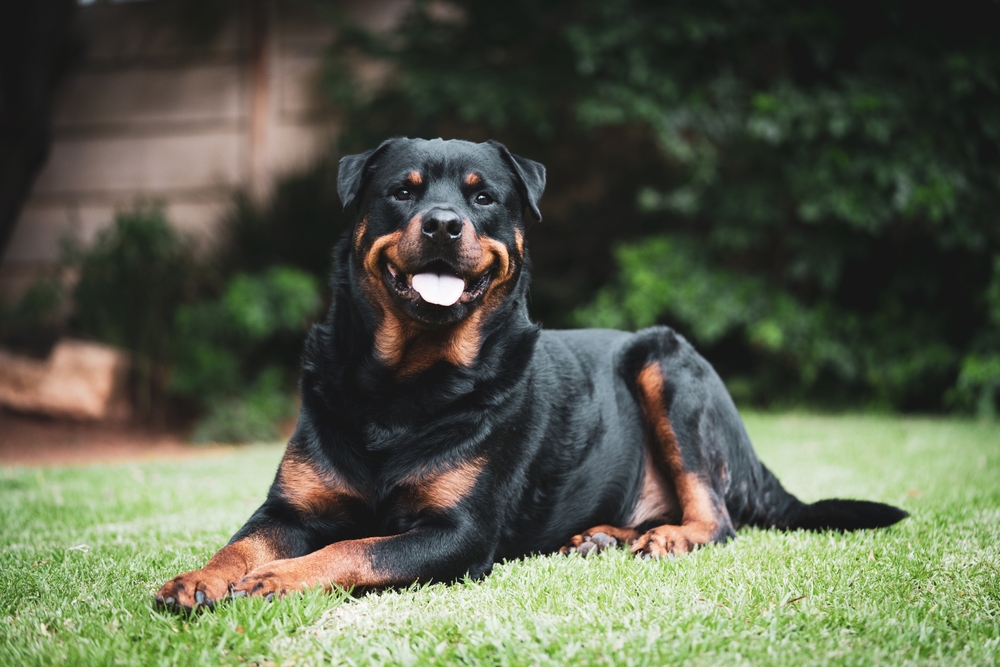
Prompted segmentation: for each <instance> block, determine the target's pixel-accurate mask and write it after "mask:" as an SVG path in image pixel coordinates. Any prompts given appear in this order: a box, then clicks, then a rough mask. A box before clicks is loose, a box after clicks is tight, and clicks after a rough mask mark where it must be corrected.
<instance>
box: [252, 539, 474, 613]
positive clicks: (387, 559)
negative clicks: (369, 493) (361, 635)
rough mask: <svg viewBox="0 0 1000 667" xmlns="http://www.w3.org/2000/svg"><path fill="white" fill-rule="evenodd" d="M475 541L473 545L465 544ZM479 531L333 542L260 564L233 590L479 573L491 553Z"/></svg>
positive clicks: (276, 591)
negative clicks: (295, 555) (317, 549)
mask: <svg viewBox="0 0 1000 667" xmlns="http://www.w3.org/2000/svg"><path fill="white" fill-rule="evenodd" d="M477 543H478V545H479V546H478V547H473V548H470V545H475V544H477ZM487 551H491V550H489V549H487V548H486V545H485V544H484V540H483V539H482V535H476V534H474V533H473V532H472V531H463V530H461V529H458V528H454V527H440V526H439V527H434V526H424V527H418V528H415V529H413V530H411V531H409V532H406V533H403V534H400V535H391V536H387V537H368V538H363V539H357V540H344V541H341V542H335V543H334V544H331V545H329V546H327V547H324V548H323V549H320V550H319V551H314V552H313V553H311V554H308V555H306V556H301V557H299V558H288V559H285V560H277V561H274V562H271V563H267V564H266V565H263V566H261V567H259V568H257V569H256V570H254V571H253V572H251V573H250V574H248V575H247V576H246V577H245V578H244V579H243V580H242V581H240V582H239V583H238V584H237V585H236V586H235V588H234V590H233V595H234V596H235V595H265V596H270V595H282V594H284V593H286V592H289V591H294V590H304V589H307V588H313V587H316V586H323V587H324V588H330V587H332V586H340V587H343V588H353V587H355V586H359V587H367V586H374V587H383V586H392V585H407V584H411V583H413V582H415V581H429V580H435V581H449V580H452V579H455V578H458V577H461V576H462V575H464V574H466V573H470V574H473V575H478V574H481V573H482V572H485V571H486V569H487V568H488V567H489V564H490V563H491V556H492V553H487Z"/></svg>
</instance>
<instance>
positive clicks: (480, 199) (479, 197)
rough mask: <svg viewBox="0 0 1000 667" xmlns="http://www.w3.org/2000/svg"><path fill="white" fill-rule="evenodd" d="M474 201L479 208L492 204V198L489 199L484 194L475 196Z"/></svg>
mask: <svg viewBox="0 0 1000 667" xmlns="http://www.w3.org/2000/svg"><path fill="white" fill-rule="evenodd" d="M474 201H475V202H476V203H477V204H479V205H480V206H489V205H490V204H492V203H493V197H490V196H489V195H488V194H486V193H485V192H481V193H479V194H478V195H476V198H475V200H474Z"/></svg>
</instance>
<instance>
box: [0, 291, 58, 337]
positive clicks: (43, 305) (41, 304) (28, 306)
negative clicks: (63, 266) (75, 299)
mask: <svg viewBox="0 0 1000 667" xmlns="http://www.w3.org/2000/svg"><path fill="white" fill-rule="evenodd" d="M63 299H64V294H63V287H62V284H61V283H60V282H59V280H58V279H56V278H55V277H47V278H42V279H41V280H39V281H38V282H36V283H34V284H33V285H32V286H31V287H29V288H28V289H27V290H26V291H25V292H24V294H23V295H21V298H20V299H19V300H18V301H17V302H16V303H13V304H9V303H7V302H6V301H4V300H2V299H0V346H3V347H8V348H11V349H14V350H18V351H22V352H27V353H29V354H39V355H43V354H46V353H47V352H48V351H49V348H51V346H52V344H53V343H55V341H56V339H57V338H58V336H59V334H60V332H61V331H62V322H61V317H60V307H61V306H62V304H63Z"/></svg>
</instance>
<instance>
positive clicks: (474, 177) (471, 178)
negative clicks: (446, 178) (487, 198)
mask: <svg viewBox="0 0 1000 667" xmlns="http://www.w3.org/2000/svg"><path fill="white" fill-rule="evenodd" d="M482 182H483V179H481V178H480V177H479V174H474V173H471V172H470V173H469V175H468V176H466V177H465V184H466V185H479V184H480V183H482Z"/></svg>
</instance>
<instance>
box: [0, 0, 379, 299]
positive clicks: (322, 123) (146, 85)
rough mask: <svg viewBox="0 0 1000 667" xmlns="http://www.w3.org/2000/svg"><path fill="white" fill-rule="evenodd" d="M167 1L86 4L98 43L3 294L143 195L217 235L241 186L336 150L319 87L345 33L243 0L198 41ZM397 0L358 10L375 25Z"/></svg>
mask: <svg viewBox="0 0 1000 667" xmlns="http://www.w3.org/2000/svg"><path fill="white" fill-rule="evenodd" d="M157 5H158V3H157V2H155V1H154V2H135V3H98V4H93V5H89V6H85V7H82V8H81V10H80V12H79V17H78V18H79V21H80V23H81V29H82V31H83V32H84V34H85V38H86V43H87V47H86V53H85V56H84V58H83V60H82V62H81V63H80V65H79V66H78V67H77V69H76V70H75V71H74V73H73V74H72V75H71V76H70V77H69V78H68V80H67V81H66V82H65V84H64V86H63V88H62V90H61V94H60V96H59V98H58V102H57V105H56V109H55V114H54V143H53V145H52V148H51V152H50V154H49V158H48V161H47V163H46V165H45V167H44V168H43V170H42V172H41V174H40V175H39V176H38V178H37V180H36V182H35V184H34V189H33V191H32V194H31V196H30V198H29V200H28V202H27V204H26V205H25V207H24V208H23V210H22V212H21V214H20V218H19V220H18V222H17V226H16V228H15V231H14V234H13V237H12V238H11V242H10V244H9V245H8V247H7V249H6V252H5V253H4V255H3V257H2V259H0V294H4V295H6V296H8V297H10V296H14V295H15V294H16V293H18V292H20V291H21V290H22V289H23V288H24V287H26V286H27V285H28V284H30V283H31V282H32V281H33V280H34V279H35V278H36V277H37V276H38V275H39V274H40V273H41V272H43V271H45V270H46V269H47V268H49V267H51V266H53V265H54V263H55V262H56V261H57V259H58V257H59V242H60V239H61V238H62V237H63V236H66V235H73V236H76V237H77V238H79V239H80V240H82V241H85V242H86V241H88V240H90V239H92V238H93V237H94V236H95V235H96V234H97V233H98V231H99V230H101V229H103V228H105V227H107V226H109V225H110V224H112V221H113V219H114V215H115V211H116V210H121V209H129V208H131V207H133V206H134V205H135V204H136V203H137V202H152V201H156V202H162V203H163V204H164V205H165V207H166V211H167V214H168V218H169V219H170V220H171V221H172V222H173V223H174V224H175V225H176V226H177V227H178V228H179V229H181V230H184V231H185V232H188V233H190V234H192V235H193V236H195V237H197V238H199V239H200V240H201V241H203V242H206V243H211V241H212V239H213V238H215V236H216V234H217V232H218V230H219V222H220V220H221V218H222V216H223V215H224V214H225V212H226V211H227V210H228V208H229V207H230V205H231V203H232V201H233V194H234V192H235V191H236V190H238V189H243V190H245V191H247V192H249V193H251V195H252V196H253V197H254V198H255V199H257V200H258V201H265V200H266V199H267V197H268V195H269V193H270V192H271V189H272V187H273V185H274V183H275V179H276V178H278V177H280V176H281V175H283V174H287V173H290V172H293V171H296V170H300V169H304V168H307V167H309V166H310V165H311V164H313V163H314V162H315V161H316V160H317V159H318V158H319V157H320V156H321V155H322V154H323V153H324V152H326V151H327V149H328V147H329V142H330V140H331V138H332V137H334V136H335V134H336V132H337V122H336V115H335V114H334V113H333V112H332V110H330V109H328V108H326V107H325V106H324V105H323V104H322V103H321V102H320V100H319V99H318V97H317V94H316V92H315V91H316V84H317V78H318V77H319V76H320V71H321V60H322V55H323V51H324V49H325V48H326V46H327V45H328V44H329V42H330V40H331V39H332V37H333V32H332V29H331V28H330V26H329V25H328V24H327V23H326V22H324V21H323V20H321V19H320V18H319V17H317V16H314V15H311V14H310V13H309V10H308V9H307V8H306V7H307V6H306V5H304V3H303V5H302V6H299V5H295V4H292V3H289V2H281V3H278V2H256V3H254V2H240V3H238V4H237V5H236V6H237V7H238V9H237V10H236V12H235V13H233V14H232V15H231V16H230V17H229V19H228V20H227V21H226V22H225V24H224V26H223V27H222V29H221V30H220V31H219V33H218V34H217V36H216V37H215V38H214V39H213V40H212V41H211V42H210V43H202V44H199V45H198V46H196V47H194V48H192V46H191V44H190V43H185V41H184V40H183V39H181V38H180V37H179V36H178V35H177V34H176V32H175V31H174V30H173V29H172V28H171V27H170V25H169V22H165V21H163V20H162V18H161V17H162V14H160V13H158V11H157V9H158V7H157ZM397 5H398V3H396V2H376V3H367V4H366V5H362V4H360V3H359V4H358V9H357V11H360V12H362V14H366V15H367V16H366V17H363V18H367V21H366V22H368V23H370V24H373V25H377V24H378V23H379V22H380V21H382V22H384V21H385V17H386V16H391V15H392V14H393V11H391V10H393V9H394V8H395V7H396V6H397ZM362 7H364V8H362ZM159 9H162V7H160V8H159ZM386 10H390V11H386ZM395 13H396V14H398V11H397V12H395Z"/></svg>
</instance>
